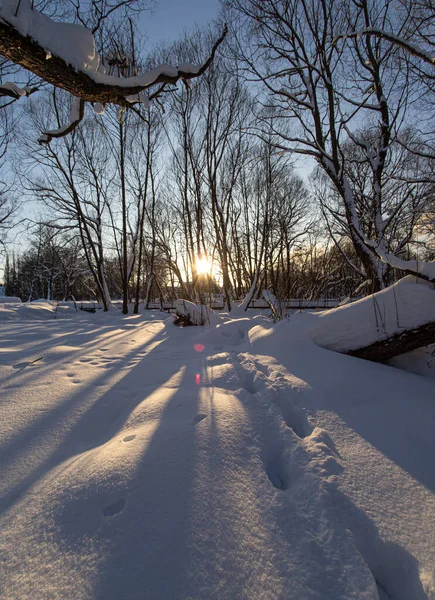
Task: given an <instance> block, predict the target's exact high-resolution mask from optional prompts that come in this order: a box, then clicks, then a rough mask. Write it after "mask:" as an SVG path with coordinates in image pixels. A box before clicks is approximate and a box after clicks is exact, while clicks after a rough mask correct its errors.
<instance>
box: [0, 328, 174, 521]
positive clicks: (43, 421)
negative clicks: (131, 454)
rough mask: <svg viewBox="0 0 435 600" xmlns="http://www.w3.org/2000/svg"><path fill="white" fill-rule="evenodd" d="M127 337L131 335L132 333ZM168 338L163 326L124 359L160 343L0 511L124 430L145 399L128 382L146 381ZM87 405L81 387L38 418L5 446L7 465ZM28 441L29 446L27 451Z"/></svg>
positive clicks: (86, 413)
mask: <svg viewBox="0 0 435 600" xmlns="http://www.w3.org/2000/svg"><path fill="white" fill-rule="evenodd" d="M118 329H119V327H118ZM122 333H124V332H122ZM125 335H128V336H131V330H130V331H128V332H127V333H126V334H125ZM165 338H166V327H164V328H163V329H162V331H161V332H160V333H159V334H158V335H157V336H154V337H153V338H152V339H151V340H148V341H147V342H146V344H144V345H143V346H136V347H135V348H134V349H132V350H131V351H130V352H129V354H127V355H126V357H125V359H124V361H125V362H127V361H128V360H129V358H130V357H131V355H136V354H137V353H139V352H141V350H142V351H144V350H146V348H147V346H148V345H150V344H154V343H156V342H159V341H160V342H161V343H160V344H159V346H157V347H156V348H155V349H154V350H151V351H150V352H149V353H148V354H147V355H146V356H145V357H144V358H143V359H142V360H141V361H140V362H139V363H138V364H137V365H136V366H135V367H134V368H133V369H131V370H130V372H129V374H128V375H127V376H126V377H124V378H122V379H121V380H120V381H119V382H118V383H117V384H116V385H115V386H114V387H112V388H110V390H109V391H108V392H106V393H105V394H103V395H102V396H101V397H99V398H98V399H97V400H96V401H95V402H94V403H93V404H92V405H91V406H90V407H88V408H87V409H86V410H85V411H84V412H83V414H82V415H81V416H79V417H78V419H77V420H76V421H75V422H74V424H73V425H72V426H71V428H70V429H69V430H68V433H67V434H66V435H65V437H63V438H62V440H61V442H60V443H59V445H58V446H57V448H56V449H55V450H54V451H53V452H51V453H50V454H49V455H48V456H46V457H45V458H44V459H43V460H42V461H41V462H40V464H39V465H38V467H37V468H36V469H34V470H33V471H32V472H31V473H30V474H29V475H28V476H27V477H25V478H24V480H22V481H20V482H19V483H18V484H17V485H16V486H15V487H14V488H11V489H9V490H8V493H7V494H6V495H4V496H3V497H2V499H1V503H0V512H4V511H6V510H8V509H9V508H10V507H11V506H12V505H13V504H15V502H17V500H19V498H21V497H22V496H23V495H24V494H25V493H26V492H27V491H28V490H29V488H31V487H32V486H33V485H34V484H35V483H37V481H38V480H39V479H40V478H42V477H44V476H45V475H46V473H47V472H48V471H49V470H50V469H52V468H54V467H56V466H57V465H59V464H60V463H62V462H64V461H65V460H67V459H69V458H71V457H72V456H74V455H76V454H78V453H81V452H85V451H86V450H89V449H91V448H93V447H95V446H96V445H100V444H102V443H104V441H107V440H108V439H110V437H112V436H113V434H114V433H115V432H116V431H118V430H119V429H120V428H121V426H122V423H123V422H124V421H125V420H126V418H128V415H129V414H130V413H131V411H132V410H133V409H134V408H135V406H136V405H137V404H139V403H140V402H141V401H142V400H143V397H142V396H138V395H137V394H128V388H129V382H131V381H133V379H135V377H136V375H139V373H140V372H142V381H144V382H145V381H146V373H143V371H142V369H143V368H144V366H145V365H146V362H147V361H152V360H153V358H152V357H153V356H154V355H157V356H158V355H159V354H160V353H161V352H162V350H161V344H164V343H165ZM118 369H119V364H115V365H114V366H113V367H111V368H110V369H104V370H103V372H102V374H101V376H100V377H98V378H97V379H94V380H92V382H91V383H90V385H89V387H90V388H92V389H93V388H95V387H96V386H98V385H99V384H100V383H101V382H103V381H104V380H105V379H107V377H110V374H111V373H112V372H113V371H116V370H118ZM169 370H170V372H171V374H173V373H174V372H175V371H174V367H173V366H170V368H169ZM154 380H155V379H154ZM163 382H164V375H163V377H162V381H160V380H159V382H158V383H159V384H160V383H163ZM136 387H137V386H136ZM142 387H143V388H146V387H147V386H146V383H144V384H143V385H142ZM150 391H152V390H150ZM126 396H127V397H126ZM85 402H86V388H85V389H83V388H80V390H79V391H77V392H76V393H74V394H73V395H71V396H70V397H69V398H68V399H67V400H66V401H65V402H62V403H60V404H58V405H56V407H55V408H53V409H52V410H51V411H49V412H47V413H45V414H43V415H42V416H41V417H40V418H38V419H35V420H34V421H33V422H32V423H31V425H30V426H29V427H27V428H25V429H24V430H22V431H20V433H19V434H18V435H16V436H15V437H14V438H13V439H12V440H11V442H10V443H8V444H3V446H2V455H3V456H5V457H7V463H6V465H7V464H8V463H11V462H12V461H13V460H14V458H15V457H16V456H18V455H22V456H25V455H26V452H27V453H28V452H31V451H34V448H33V444H34V442H35V440H36V441H38V440H40V442H41V443H43V441H44V436H50V435H52V433H51V432H52V431H53V430H54V429H55V428H62V427H64V426H65V424H64V419H65V414H66V413H67V414H68V415H70V414H74V411H80V409H81V407H82V406H83V405H85ZM26 442H27V443H28V444H29V448H28V450H27V451H26Z"/></svg>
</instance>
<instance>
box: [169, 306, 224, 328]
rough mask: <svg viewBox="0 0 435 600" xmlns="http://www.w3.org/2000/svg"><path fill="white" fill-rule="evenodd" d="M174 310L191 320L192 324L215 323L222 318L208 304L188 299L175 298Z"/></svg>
mask: <svg viewBox="0 0 435 600" xmlns="http://www.w3.org/2000/svg"><path fill="white" fill-rule="evenodd" d="M175 312H176V314H177V315H178V316H183V317H185V318H186V319H188V320H189V321H191V322H192V323H193V325H217V324H218V323H220V322H221V320H222V319H221V317H220V316H219V315H218V314H217V313H215V312H214V310H212V309H211V308H210V307H209V306H205V305H204V304H194V303H193V302H189V300H176V301H175Z"/></svg>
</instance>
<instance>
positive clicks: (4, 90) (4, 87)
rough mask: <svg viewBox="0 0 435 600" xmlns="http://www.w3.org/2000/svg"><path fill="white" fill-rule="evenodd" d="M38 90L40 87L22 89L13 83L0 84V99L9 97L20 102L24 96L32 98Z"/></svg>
mask: <svg viewBox="0 0 435 600" xmlns="http://www.w3.org/2000/svg"><path fill="white" fill-rule="evenodd" d="M38 89H39V88H38V87H33V88H31V87H29V86H26V87H23V88H21V87H19V86H18V85H16V84H15V83H12V82H11V81H5V83H1V84H0V97H3V96H8V97H9V98H13V99H14V100H19V99H20V98H22V97H23V96H30V94H33V92H37V91H38Z"/></svg>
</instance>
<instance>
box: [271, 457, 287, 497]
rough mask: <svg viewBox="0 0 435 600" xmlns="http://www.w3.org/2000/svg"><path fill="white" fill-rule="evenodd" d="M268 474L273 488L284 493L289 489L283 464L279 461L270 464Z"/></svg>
mask: <svg viewBox="0 0 435 600" xmlns="http://www.w3.org/2000/svg"><path fill="white" fill-rule="evenodd" d="M266 474H267V476H268V477H269V480H270V482H271V484H272V485H273V487H275V488H276V489H277V490H282V491H284V490H286V489H287V488H288V484H287V482H286V477H285V475H284V473H283V471H282V468H281V464H280V463H279V462H278V461H271V462H269V464H268V465H267V467H266Z"/></svg>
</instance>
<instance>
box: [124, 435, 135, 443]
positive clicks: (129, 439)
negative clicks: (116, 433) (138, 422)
mask: <svg viewBox="0 0 435 600" xmlns="http://www.w3.org/2000/svg"><path fill="white" fill-rule="evenodd" d="M135 437H136V436H135V435H126V436H125V438H123V440H122V441H123V442H132V441H133V440H134V439H135Z"/></svg>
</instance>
